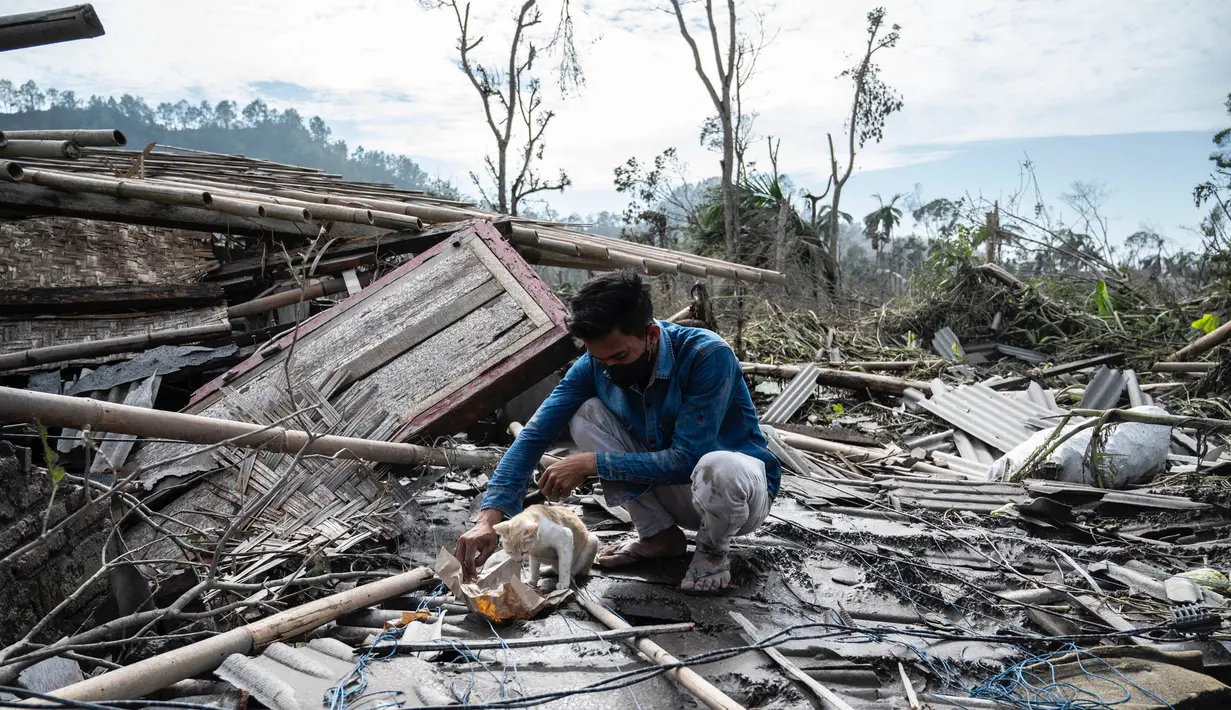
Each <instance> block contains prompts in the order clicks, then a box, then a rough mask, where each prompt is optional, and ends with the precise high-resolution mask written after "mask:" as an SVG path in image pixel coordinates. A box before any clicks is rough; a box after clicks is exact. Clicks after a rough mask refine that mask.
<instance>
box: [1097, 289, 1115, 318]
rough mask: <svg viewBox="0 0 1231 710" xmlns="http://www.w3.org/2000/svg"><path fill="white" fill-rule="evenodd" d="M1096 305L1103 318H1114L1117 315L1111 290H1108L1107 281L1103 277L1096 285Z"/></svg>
mask: <svg viewBox="0 0 1231 710" xmlns="http://www.w3.org/2000/svg"><path fill="white" fill-rule="evenodd" d="M1094 306H1095V308H1096V309H1097V311H1098V314H1099V317H1101V318H1112V317H1114V316H1115V315H1116V309H1115V306H1114V305H1112V302H1111V292H1109V291H1108V290H1107V282H1106V281H1104V280H1102V279H1099V282H1098V283H1097V284H1095V285H1094Z"/></svg>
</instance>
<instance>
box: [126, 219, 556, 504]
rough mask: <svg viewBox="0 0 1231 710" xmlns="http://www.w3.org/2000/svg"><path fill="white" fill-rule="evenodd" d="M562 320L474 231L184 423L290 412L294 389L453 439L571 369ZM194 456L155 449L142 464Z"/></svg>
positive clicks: (316, 326)
mask: <svg viewBox="0 0 1231 710" xmlns="http://www.w3.org/2000/svg"><path fill="white" fill-rule="evenodd" d="M564 318H565V311H564V307H563V305H562V304H561V303H560V302H559V301H558V300H557V299H556V298H555V296H554V295H552V294H551V292H550V290H549V289H548V288H547V287H546V285H545V284H543V283H542V281H540V280H539V279H538V277H537V276H536V275H535V274H534V272H533V270H532V269H531V268H530V267H529V266H528V265H527V264H526V263H525V262H524V261H522V260H521V258H520V257H519V256H518V255H517V254H516V252H514V251H513V249H512V248H511V247H510V246H509V245H508V244H507V243H506V242H505V241H504V240H503V239H501V238H500V235H499V234H498V233H497V232H496V231H495V229H494V228H493V227H492V226H491V225H490V224H487V223H483V222H480V223H476V224H474V225H472V226H469V227H467V228H466V229H465V230H463V231H461V232H459V233H457V234H454V235H452V236H451V237H450V238H449V239H448V240H446V241H445V242H442V243H440V244H438V245H437V246H435V247H433V248H432V249H430V250H428V251H427V252H425V253H424V254H422V255H420V256H419V257H417V258H416V259H414V260H413V261H411V262H409V263H407V264H404V265H403V266H401V267H399V268H398V269H396V270H394V271H393V272H390V273H389V274H387V275H386V276H385V277H383V278H382V279H380V280H379V281H377V282H375V283H373V284H372V285H370V286H369V287H368V288H365V289H363V290H362V291H360V292H359V293H357V294H355V295H353V296H351V297H350V298H347V299H346V300H344V301H342V302H341V303H340V304H338V305H337V306H335V307H333V308H331V309H330V310H328V311H325V312H323V313H320V314H318V315H317V316H315V317H313V318H311V319H309V320H308V321H306V322H305V323H304V324H303V325H301V326H300V327H299V328H298V329H297V330H296V331H295V332H293V333H289V334H287V335H285V336H283V337H282V338H280V339H279V340H277V341H276V342H272V341H271V343H270V344H268V345H267V346H265V347H262V348H261V349H260V350H258V352H257V354H255V355H253V356H252V357H251V358H249V359H248V360H246V361H245V362H243V363H241V364H240V365H238V366H236V367H235V368H234V369H232V370H231V371H230V372H228V373H226V374H225V375H224V376H222V377H220V378H218V379H217V380H215V381H213V382H211V383H209V384H207V385H205V386H204V387H202V388H201V390H199V391H198V392H197V393H196V394H194V396H193V398H192V401H191V403H190V405H189V407H188V409H187V411H189V412H192V413H194V414H202V415H205V416H213V417H219V418H234V417H236V416H237V412H244V411H246V412H269V411H271V410H272V409H273V408H275V407H277V406H279V403H281V402H283V401H284V400H285V397H286V392H287V390H288V381H289V382H290V383H293V384H302V386H306V387H310V388H312V389H313V390H316V391H320V392H322V393H323V394H324V395H325V396H326V397H327V398H328V400H329V401H330V402H331V403H333V404H334V405H336V406H337V408H338V409H340V410H345V409H348V408H350V407H352V406H353V405H354V404H355V403H354V402H353V401H352V400H353V399H354V398H356V397H364V398H366V399H368V400H370V401H371V402H372V403H373V406H375V407H377V408H378V409H379V410H380V411H383V412H384V413H386V414H388V415H389V416H390V417H392V418H393V420H394V421H396V422H397V426H396V428H395V429H394V430H392V431H389V432H387V437H388V438H390V439H391V440H395V441H404V440H406V439H408V438H410V437H413V436H417V435H433V434H441V433H453V432H454V431H456V429H457V428H458V427H464V426H466V425H468V424H470V423H472V422H474V421H475V420H477V419H478V418H479V417H481V416H483V415H484V414H485V413H487V412H489V411H491V409H493V408H494V407H495V406H497V405H498V404H500V403H502V402H504V401H507V400H508V399H509V398H511V397H513V396H514V395H516V394H518V393H520V392H521V391H522V390H523V389H525V388H526V387H528V386H529V385H532V384H533V383H535V382H537V381H538V380H539V379H541V378H542V377H543V376H544V375H545V374H546V373H548V372H550V371H552V370H553V369H555V368H557V367H559V366H560V365H562V364H563V363H564V362H566V361H567V360H568V358H569V357H570V356H571V355H572V354H573V345H572V341H571V339H570V338H569V337H568V335H567V330H566V328H565V325H564ZM192 448H193V447H190V446H184V445H179V444H158V443H154V444H150V445H148V446H147V447H146V448H145V449H144V450H143V451H142V452H141V455H140V456H139V457H138V458H139V460H140V461H141V462H142V463H148V462H149V461H154V460H159V459H163V458H170V457H172V456H179V455H183V454H184V453H185V452H188V451H191V450H192ZM206 465H207V462H205V461H198V462H196V463H195V464H194V465H193V466H192V467H189V468H190V469H191V470H203V469H202V468H201V467H203V466H206ZM177 472H178V473H184V472H186V470H185V469H184V468H182V467H181V469H180V470H179V471H177ZM155 478H156V476H155ZM147 482H148V480H147Z"/></svg>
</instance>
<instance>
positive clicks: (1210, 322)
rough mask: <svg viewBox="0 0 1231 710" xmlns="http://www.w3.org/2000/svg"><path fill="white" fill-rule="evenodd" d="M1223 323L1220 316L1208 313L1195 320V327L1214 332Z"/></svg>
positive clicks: (1202, 330)
mask: <svg viewBox="0 0 1231 710" xmlns="http://www.w3.org/2000/svg"><path fill="white" fill-rule="evenodd" d="M1221 324H1222V321H1221V320H1219V318H1218V316H1217V315H1215V314H1213V313H1206V314H1205V315H1203V316H1201V317H1200V318H1198V319H1197V320H1195V321H1193V327H1194V328H1196V329H1197V330H1199V331H1201V332H1202V333H1207V334H1208V333H1213V332H1214V331H1215V330H1218V326H1219V325H1221Z"/></svg>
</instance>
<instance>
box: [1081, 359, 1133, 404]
mask: <svg viewBox="0 0 1231 710" xmlns="http://www.w3.org/2000/svg"><path fill="white" fill-rule="evenodd" d="M1123 393H1124V375H1123V373H1121V372H1120V371H1119V370H1113V369H1111V368H1109V367H1100V368H1099V369H1098V372H1095V373H1094V377H1092V378H1090V383H1089V384H1087V385H1086V391H1085V393H1084V394H1082V396H1081V405H1080V406H1081V408H1082V409H1112V408H1114V407H1115V406H1116V405H1117V404H1119V403H1120V395H1121V394H1123Z"/></svg>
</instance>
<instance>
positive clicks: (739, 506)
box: [569, 398, 770, 555]
mask: <svg viewBox="0 0 1231 710" xmlns="http://www.w3.org/2000/svg"><path fill="white" fill-rule="evenodd" d="M569 433H570V434H571V436H572V438H573V442H574V443H576V444H577V446H578V447H579V448H580V449H581V450H582V451H595V452H600V453H634V452H643V451H645V450H646V448H645V446H643V445H642V444H641V442H639V441H637V440H635V439H633V437H632V436H631V435H629V433H628V431H627V430H625V429H624V427H623V426H622V425H621V424H620V422H619V420H618V419H616V416H615V414H613V413H612V412H611V410H610V409H607V406H606V405H604V404H603V403H602V402H601V401H600V400H599V399H598V398H593V399H589V400H586V402H585V403H584V404H582V405H581V408H580V409H578V410H577V414H575V415H574V416H573V418H572V420H570V421H569ZM610 485H619V484H618V483H617V482H608V481H604V482H603V486H604V488H606V487H607V486H610ZM769 506H770V497H769V489H768V488H767V484H766V481H765V462H763V461H761V460H760V459H756V458H753V457H752V456H748V455H747V454H741V453H739V452H737V451H711V452H710V453H708V454H705V455H704V456H702V457H701V459H700V460H699V461H698V462H697V465H696V467H695V468H693V470H692V484H691V485H687V484H685V485H664V486H654V487H652V488H651V489H650V490H649V491H648V492H647V493H645V494H644V495H642V496H640V497H639V498H637V499H636V500H633V501H629V502H627V503H625V504H624V509H625V510H627V511H628V514H629V517H631V518H632V521H633V526H634V527H636V528H637V534H638V535H640V536H641V537H643V538H645V537H650V536H651V535H657V534H658V533H660V532H663V531H664V530H667V529H669V528H671V527H672V526H673V525H676V526H679V527H682V528H687V529H688V530H696V531H697V549H698V550H701V551H702V552H707V553H711V554H724V555H725V554H726V553H727V552H728V551H729V550H730V549H731V538H732V537H733V536H735V535H747V534H748V533H750V532H752V531H753V530H756V529H757V527H758V526H760V524H761V523H762V522H764V521H765V518H766V516H768V515H769Z"/></svg>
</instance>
